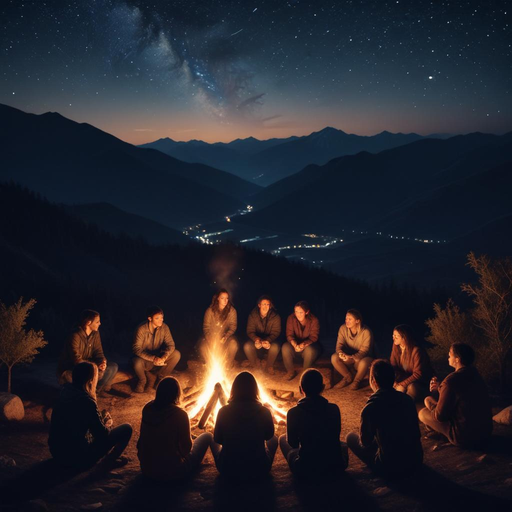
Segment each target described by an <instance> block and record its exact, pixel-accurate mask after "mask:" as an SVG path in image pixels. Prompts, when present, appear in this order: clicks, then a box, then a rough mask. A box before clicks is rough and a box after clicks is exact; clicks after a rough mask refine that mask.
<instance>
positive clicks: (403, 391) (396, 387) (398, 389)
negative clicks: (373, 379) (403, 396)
mask: <svg viewBox="0 0 512 512" xmlns="http://www.w3.org/2000/svg"><path fill="white" fill-rule="evenodd" d="M393 387H394V388H395V389H396V390H397V391H400V393H405V387H404V386H401V385H400V384H395V385H394V386H393Z"/></svg>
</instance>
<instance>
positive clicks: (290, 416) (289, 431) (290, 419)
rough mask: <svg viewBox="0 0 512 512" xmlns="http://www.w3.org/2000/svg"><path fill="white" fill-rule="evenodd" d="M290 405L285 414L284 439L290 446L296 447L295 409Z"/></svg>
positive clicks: (297, 440)
mask: <svg viewBox="0 0 512 512" xmlns="http://www.w3.org/2000/svg"><path fill="white" fill-rule="evenodd" d="M295 409H296V408H295V407H292V408H291V409H290V410H289V411H288V413H287V414H286V440H287V441H288V444H289V445H290V446H291V447H292V448H298V447H299V445H300V443H299V429H298V428H297V411H296V410H295Z"/></svg>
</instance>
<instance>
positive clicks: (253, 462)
mask: <svg viewBox="0 0 512 512" xmlns="http://www.w3.org/2000/svg"><path fill="white" fill-rule="evenodd" d="M273 435H274V421H273V420H272V414H271V413H270V411H269V410H268V409H267V408H266V407H264V406H263V405H261V404H260V403H259V402H252V401H242V400H240V401H234V402H231V403H229V404H228V405H225V406H224V407H222V408H221V409H220V410H219V414H218V415H217V421H216V423H215V432H214V440H215V442H216V443H218V444H221V445H222V450H221V453H220V456H219V471H220V472H221V473H223V474H227V475H229V476H231V477H235V478H238V479H250V478H253V477H257V476H261V475H263V474H265V473H266V472H268V471H269V470H270V467H271V464H272V463H271V461H270V459H269V458H268V457H267V452H266V449H265V440H269V439H271V438H272V436H273Z"/></svg>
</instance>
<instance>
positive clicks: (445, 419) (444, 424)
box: [419, 343, 492, 447]
mask: <svg viewBox="0 0 512 512" xmlns="http://www.w3.org/2000/svg"><path fill="white" fill-rule="evenodd" d="M474 360H475V352H474V351H473V349H472V348H471V347H470V346H469V345H466V344H465V343H454V344H453V345H452V346H451V347H450V351H449V354H448V364H449V365H450V366H451V367H452V368H455V372H453V373H450V374H449V375H448V376H447V377H446V378H445V379H444V380H443V382H441V384H439V383H438V382H437V379H435V378H434V379H432V381H431V384H430V391H431V392H432V393H434V394H436V395H437V394H438V395H439V400H436V399H435V398H434V397H432V396H428V397H427V398H425V408H424V409H421V411H420V412H419V418H420V420H421V421H422V422H423V423H424V424H425V425H426V426H427V427H429V428H431V429H432V430H435V431H436V432H440V433H441V434H443V435H444V436H446V437H447V438H448V441H450V443H452V444H454V445H456V446H462V447H467V446H478V445H480V444H483V443H485V442H486V441H488V440H489V438H490V437H491V434H492V410H491V402H490V399H489V393H488V392H487V387H486V385H485V382H484V380H483V379H482V377H481V376H480V374H479V373H478V370H477V369H476V368H475V367H474V366H473V362H474Z"/></svg>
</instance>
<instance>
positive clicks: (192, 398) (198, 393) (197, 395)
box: [183, 389, 202, 402]
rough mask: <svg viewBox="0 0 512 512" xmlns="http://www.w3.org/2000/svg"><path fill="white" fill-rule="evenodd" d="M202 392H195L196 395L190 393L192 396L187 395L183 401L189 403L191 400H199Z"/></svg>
mask: <svg viewBox="0 0 512 512" xmlns="http://www.w3.org/2000/svg"><path fill="white" fill-rule="evenodd" d="M201 392H202V390H200V389H199V390H198V391H195V392H194V393H190V395H187V396H186V397H185V398H184V399H183V401H184V402H189V401H190V400H194V398H198V397H199V395H200V394H201Z"/></svg>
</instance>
